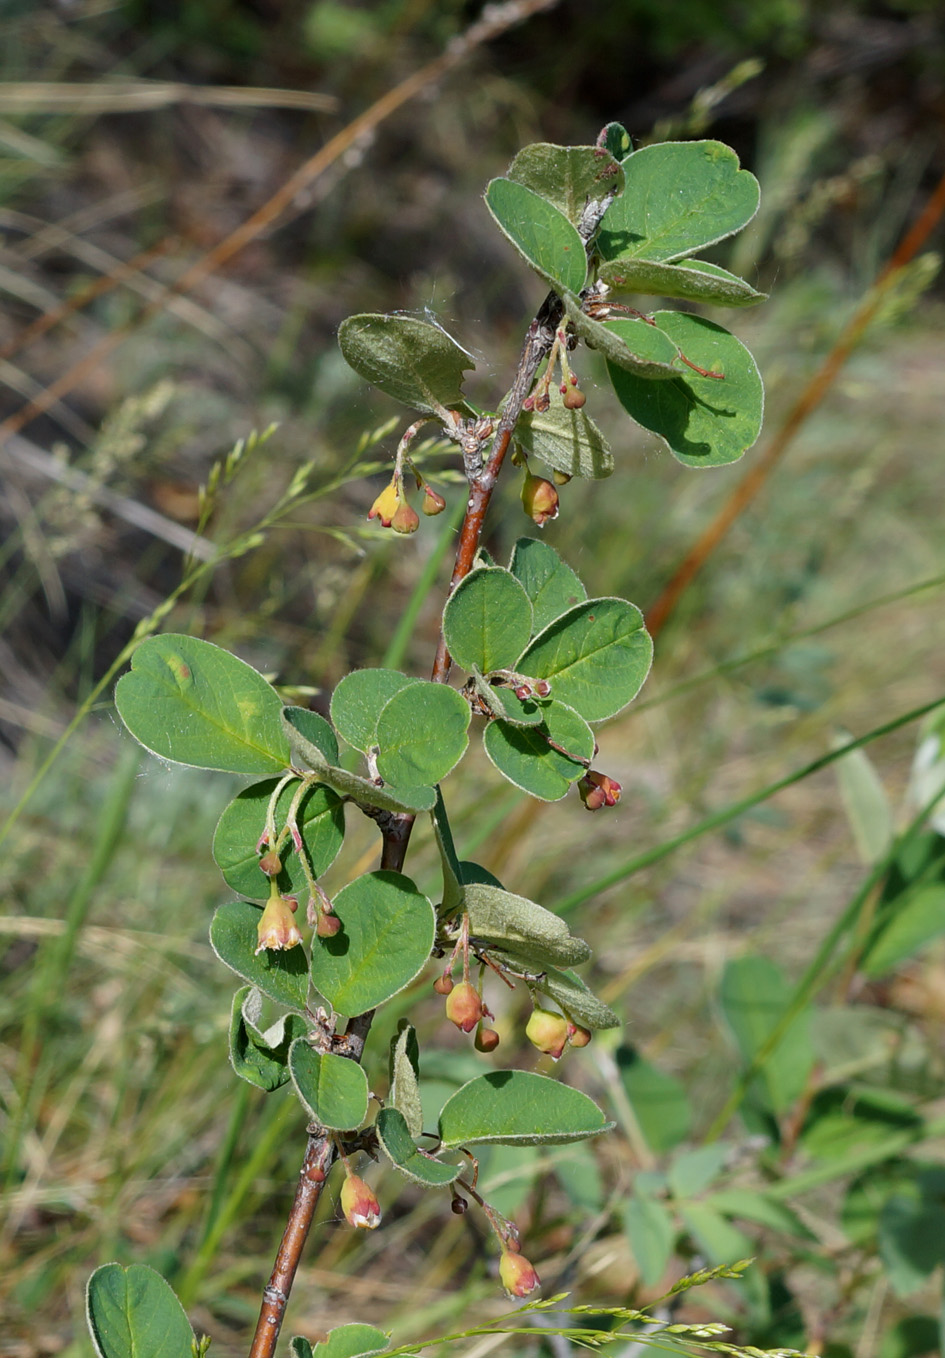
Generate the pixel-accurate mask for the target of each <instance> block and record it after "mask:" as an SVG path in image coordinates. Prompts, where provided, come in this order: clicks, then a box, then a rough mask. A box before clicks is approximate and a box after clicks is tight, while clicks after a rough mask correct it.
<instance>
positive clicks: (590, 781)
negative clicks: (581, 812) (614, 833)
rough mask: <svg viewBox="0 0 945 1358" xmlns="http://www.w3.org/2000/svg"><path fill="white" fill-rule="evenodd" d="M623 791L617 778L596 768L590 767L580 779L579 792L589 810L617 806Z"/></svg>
mask: <svg viewBox="0 0 945 1358" xmlns="http://www.w3.org/2000/svg"><path fill="white" fill-rule="evenodd" d="M622 791H623V788H622V787H621V786H620V784H619V783H618V782H617V780H616V778H609V777H608V776H607V774H606V773H598V772H597V770H596V769H588V771H587V773H585V775H584V777H583V778H581V779H579V781H578V794H579V796H580V798H581V801H582V802H583V803H584V805H585V806H586V807H587V809H588V811H600V810H601V809H602V808H603V807H605V806H616V805H617V803H618V802H619V801H620V794H621V792H622Z"/></svg>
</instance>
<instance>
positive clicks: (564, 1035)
mask: <svg viewBox="0 0 945 1358" xmlns="http://www.w3.org/2000/svg"><path fill="white" fill-rule="evenodd" d="M525 1036H526V1037H527V1038H528V1040H529V1042H530V1043H531V1044H532V1046H533V1047H537V1048H538V1050H539V1051H540V1052H544V1053H545V1055H546V1056H550V1057H552V1058H553V1059H554V1060H555V1061H557V1060H558V1058H559V1057H560V1056H561V1053H562V1052H563V1051H564V1049H565V1047H566V1046H567V1043H568V1021H567V1019H566V1018H565V1017H564V1015H563V1014H558V1013H556V1012H555V1011H554V1010H553V1009H542V1008H540V1007H539V1006H538V1005H536V1006H535V1008H534V1009H533V1010H532V1014H531V1018H530V1019H529V1020H528V1023H527V1025H526V1027H525Z"/></svg>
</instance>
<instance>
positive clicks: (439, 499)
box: [420, 486, 446, 515]
mask: <svg viewBox="0 0 945 1358" xmlns="http://www.w3.org/2000/svg"><path fill="white" fill-rule="evenodd" d="M420 508H421V509H422V510H423V512H424V514H430V515H432V514H442V513H443V510H444V509H445V508H446V501H445V500H444V499H443V496H442V495H438V494H437V493H436V491H435V490H433V488H432V487H431V486H424V487H423V503H422V504H421V506H420Z"/></svg>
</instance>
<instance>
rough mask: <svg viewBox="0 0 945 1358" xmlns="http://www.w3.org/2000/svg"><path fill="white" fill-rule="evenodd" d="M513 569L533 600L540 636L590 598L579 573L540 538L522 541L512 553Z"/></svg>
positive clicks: (536, 628) (534, 626) (536, 625)
mask: <svg viewBox="0 0 945 1358" xmlns="http://www.w3.org/2000/svg"><path fill="white" fill-rule="evenodd" d="M509 569H510V570H511V572H512V574H513V575H514V576H515V578H516V579H517V580H520V581H521V583H522V585H523V587H524V589H525V593H526V594H527V595H528V597H529V599H530V600H531V603H532V611H533V614H534V621H533V622H532V626H533V628H534V629H535V631H536V632H541V631H542V630H543V629H544V628H545V627H547V626H548V624H549V623H550V622H554V620H555V618H560V616H561V614H562V613H567V611H568V609H569V608H573V607H574V605H575V604H579V603H582V602H583V601H584V600H585V599H586V598H587V590H586V589H585V588H584V586H583V585H582V584H581V581H580V579H579V578H578V576H577V574H576V572H575V571H573V570H572V569H571V567H570V566H568V565H566V563H565V562H564V561H562V560H561V557H560V556H559V555H558V553H557V552H556V551H555V549H554V548H553V547H550V546H549V545H548V543H547V542H542V541H541V540H540V539H539V538H519V540H518V542H516V544H515V546H514V547H513V549H512V560H511V561H510V562H509Z"/></svg>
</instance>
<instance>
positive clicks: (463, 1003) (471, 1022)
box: [446, 981, 482, 1033]
mask: <svg viewBox="0 0 945 1358" xmlns="http://www.w3.org/2000/svg"><path fill="white" fill-rule="evenodd" d="M446 1017H447V1018H448V1019H449V1021H450V1023H455V1024H456V1027H457V1028H460V1029H461V1030H462V1031H463V1032H464V1033H471V1032H472V1030H473V1029H474V1028H475V1026H476V1024H477V1023H478V1022H479V1020H480V1019H481V1018H482V1000H481V999H480V998H479V991H478V990H477V989H476V987H475V986H474V985H473V984H472V983H471V982H470V981H460V983H459V985H457V986H454V987H453V989H452V990H451V991H450V993H449V995H448V996H447V997H446Z"/></svg>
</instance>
